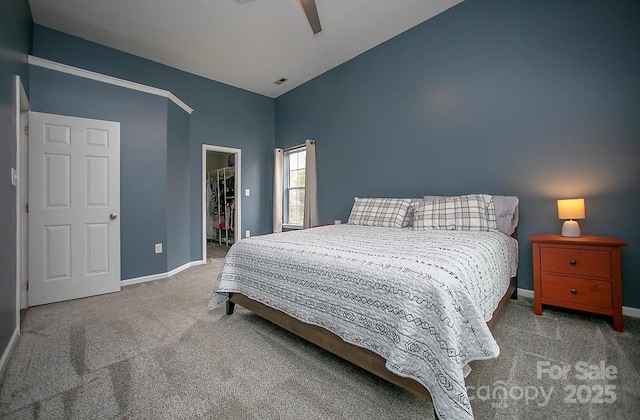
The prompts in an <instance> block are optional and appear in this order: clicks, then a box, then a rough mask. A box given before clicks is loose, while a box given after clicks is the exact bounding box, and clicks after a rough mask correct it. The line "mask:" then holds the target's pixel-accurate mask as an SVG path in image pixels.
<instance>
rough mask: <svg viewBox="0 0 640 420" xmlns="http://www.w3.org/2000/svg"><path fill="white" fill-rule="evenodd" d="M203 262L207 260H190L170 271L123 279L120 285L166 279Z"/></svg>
mask: <svg viewBox="0 0 640 420" xmlns="http://www.w3.org/2000/svg"><path fill="white" fill-rule="evenodd" d="M202 264H205V262H204V261H202V260H197V261H191V262H188V263H186V264H183V265H181V266H180V267H176V268H174V269H173V270H171V271H169V272H168V273H158V274H151V275H149V276H142V277H134V278H132V279H127V280H122V281H121V282H120V285H122V286H130V285H132V284H138V283H146V282H148V281H154V280H162V279H166V278H168V277H171V276H175V275H176V274H178V273H179V272H181V271H184V270H186V269H187V268H189V267H195V266H196V265H202Z"/></svg>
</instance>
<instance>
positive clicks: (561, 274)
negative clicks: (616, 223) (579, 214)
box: [529, 233, 627, 331]
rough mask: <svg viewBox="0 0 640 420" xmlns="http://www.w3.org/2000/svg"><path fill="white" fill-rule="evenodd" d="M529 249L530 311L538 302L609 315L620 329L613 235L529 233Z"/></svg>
mask: <svg viewBox="0 0 640 420" xmlns="http://www.w3.org/2000/svg"><path fill="white" fill-rule="evenodd" d="M529 241H531V245H532V247H531V249H532V251H533V312H534V313H535V314H536V315H542V305H543V304H544V305H554V306H560V307H563V308H571V309H577V310H581V311H588V312H595V313H598V314H604V315H611V317H612V318H613V329H614V330H616V331H622V330H623V318H622V272H621V264H620V247H623V246H626V245H627V244H626V242H624V241H623V240H622V239H620V238H617V237H615V236H595V235H583V236H579V237H577V238H568V237H565V236H561V235H558V234H541V233H532V234H531V235H529Z"/></svg>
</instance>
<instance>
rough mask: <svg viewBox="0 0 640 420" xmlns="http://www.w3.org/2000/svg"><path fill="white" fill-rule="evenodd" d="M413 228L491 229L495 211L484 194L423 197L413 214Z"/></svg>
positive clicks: (495, 224)
mask: <svg viewBox="0 0 640 420" xmlns="http://www.w3.org/2000/svg"><path fill="white" fill-rule="evenodd" d="M413 228H414V229H415V230H427V229H435V230H469V231H495V230H498V229H497V223H496V211H495V208H494V205H493V198H492V197H491V196H490V195H488V194H469V195H462V196H455V197H443V198H437V199H434V200H429V201H426V200H425V201H424V202H422V203H420V204H419V205H418V207H417V208H416V211H415V212H414V215H413Z"/></svg>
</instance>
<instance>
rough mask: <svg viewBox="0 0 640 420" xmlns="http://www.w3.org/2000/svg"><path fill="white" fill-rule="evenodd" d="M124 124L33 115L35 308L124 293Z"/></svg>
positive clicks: (32, 283)
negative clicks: (122, 160)
mask: <svg viewBox="0 0 640 420" xmlns="http://www.w3.org/2000/svg"><path fill="white" fill-rule="evenodd" d="M119 215H120V123H117V122H110V121H98V120H89V119H85V118H75V117H65V116H61V115H51V114H42V113H37V112H30V113H29V292H28V293H29V306H34V305H42V304H45V303H51V302H59V301H62V300H68V299H75V298H80V297H85V296H92V295H98V294H102V293H110V292H117V291H119V290H120V218H119Z"/></svg>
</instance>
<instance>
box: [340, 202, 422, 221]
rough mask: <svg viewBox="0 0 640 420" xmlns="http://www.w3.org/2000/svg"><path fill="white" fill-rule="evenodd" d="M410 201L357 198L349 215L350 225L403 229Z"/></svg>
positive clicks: (407, 219)
mask: <svg viewBox="0 0 640 420" xmlns="http://www.w3.org/2000/svg"><path fill="white" fill-rule="evenodd" d="M410 206H411V200H408V199H403V198H357V197H356V199H355V202H354V203H353V207H352V208H351V214H350V215H349V221H348V222H347V223H348V224H350V225H361V226H378V227H397V228H401V227H405V226H408V224H409V218H408V217H407V212H408V211H409V208H410Z"/></svg>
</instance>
